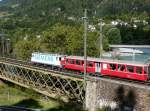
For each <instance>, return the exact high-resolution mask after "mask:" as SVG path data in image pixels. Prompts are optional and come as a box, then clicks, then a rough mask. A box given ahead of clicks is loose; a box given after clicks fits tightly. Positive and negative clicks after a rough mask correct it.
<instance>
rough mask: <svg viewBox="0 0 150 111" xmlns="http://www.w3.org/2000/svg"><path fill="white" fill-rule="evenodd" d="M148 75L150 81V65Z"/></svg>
mask: <svg viewBox="0 0 150 111" xmlns="http://www.w3.org/2000/svg"><path fill="white" fill-rule="evenodd" d="M147 74H148V79H150V64H149V66H148V70H147Z"/></svg>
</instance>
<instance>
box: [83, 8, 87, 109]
mask: <svg viewBox="0 0 150 111" xmlns="http://www.w3.org/2000/svg"><path fill="white" fill-rule="evenodd" d="M83 19H84V90H86V67H87V66H86V64H87V51H86V49H87V9H85V11H84V17H83ZM83 107H84V108H85V102H84V103H83Z"/></svg>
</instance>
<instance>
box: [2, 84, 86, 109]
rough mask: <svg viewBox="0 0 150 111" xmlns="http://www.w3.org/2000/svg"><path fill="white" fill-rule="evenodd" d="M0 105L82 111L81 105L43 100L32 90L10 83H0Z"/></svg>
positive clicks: (71, 102)
mask: <svg viewBox="0 0 150 111" xmlns="http://www.w3.org/2000/svg"><path fill="white" fill-rule="evenodd" d="M0 105H1V106H5V105H6V106H21V107H27V108H33V109H42V110H44V111H83V110H82V107H81V104H77V103H76V102H73V101H69V102H68V103H64V102H63V103H61V102H60V101H59V100H58V101H54V100H50V99H48V100H45V99H44V98H43V96H42V95H41V94H38V93H36V92H34V91H33V90H29V89H25V88H21V87H19V86H15V85H13V84H10V83H9V84H4V83H2V84H1V83H0Z"/></svg>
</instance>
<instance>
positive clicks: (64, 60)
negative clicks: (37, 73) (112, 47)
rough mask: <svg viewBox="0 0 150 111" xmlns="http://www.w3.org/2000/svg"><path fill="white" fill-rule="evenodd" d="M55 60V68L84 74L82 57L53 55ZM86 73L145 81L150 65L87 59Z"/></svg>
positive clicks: (149, 75)
mask: <svg viewBox="0 0 150 111" xmlns="http://www.w3.org/2000/svg"><path fill="white" fill-rule="evenodd" d="M46 57H47V56H46ZM46 57H45V58H46ZM58 57H59V59H58ZM32 58H33V57H32ZM43 58H44V57H43ZM55 58H56V60H57V61H55V65H56V63H57V64H59V65H58V66H57V67H61V68H65V69H69V70H74V71H78V72H84V57H81V56H64V55H63V56H62V55H58V56H57V55H55V57H53V59H55ZM38 59H39V58H38ZM45 60H46V59H45ZM32 62H33V61H32ZM34 62H36V61H34ZM50 62H51V63H50ZM50 62H49V63H50V64H51V65H54V62H53V61H52V59H51V61H50ZM41 63H42V62H41ZM87 73H88V74H91V75H92V74H93V75H107V76H115V77H119V78H127V79H134V80H140V81H147V80H149V77H150V65H149V64H145V63H138V62H134V63H133V62H127V61H121V60H110V59H100V58H91V57H88V58H87Z"/></svg>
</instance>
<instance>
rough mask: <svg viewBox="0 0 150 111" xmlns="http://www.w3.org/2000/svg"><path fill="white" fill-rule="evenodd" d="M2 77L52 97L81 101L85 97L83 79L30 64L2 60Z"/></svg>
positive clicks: (0, 63)
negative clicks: (30, 65)
mask: <svg viewBox="0 0 150 111" xmlns="http://www.w3.org/2000/svg"><path fill="white" fill-rule="evenodd" d="M0 78H2V79H5V80H8V81H10V82H13V83H15V84H18V85H21V86H23V87H27V88H32V89H33V90H35V91H38V92H40V93H42V94H44V95H46V96H50V97H63V98H69V99H73V98H74V99H75V98H76V99H77V100H79V101H81V102H83V101H84V98H85V91H84V87H83V81H82V79H79V78H74V77H69V76H68V75H66V76H65V75H61V74H57V73H56V72H50V71H48V70H41V69H38V68H34V67H29V66H28V65H23V64H13V63H8V62H4V61H0Z"/></svg>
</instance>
